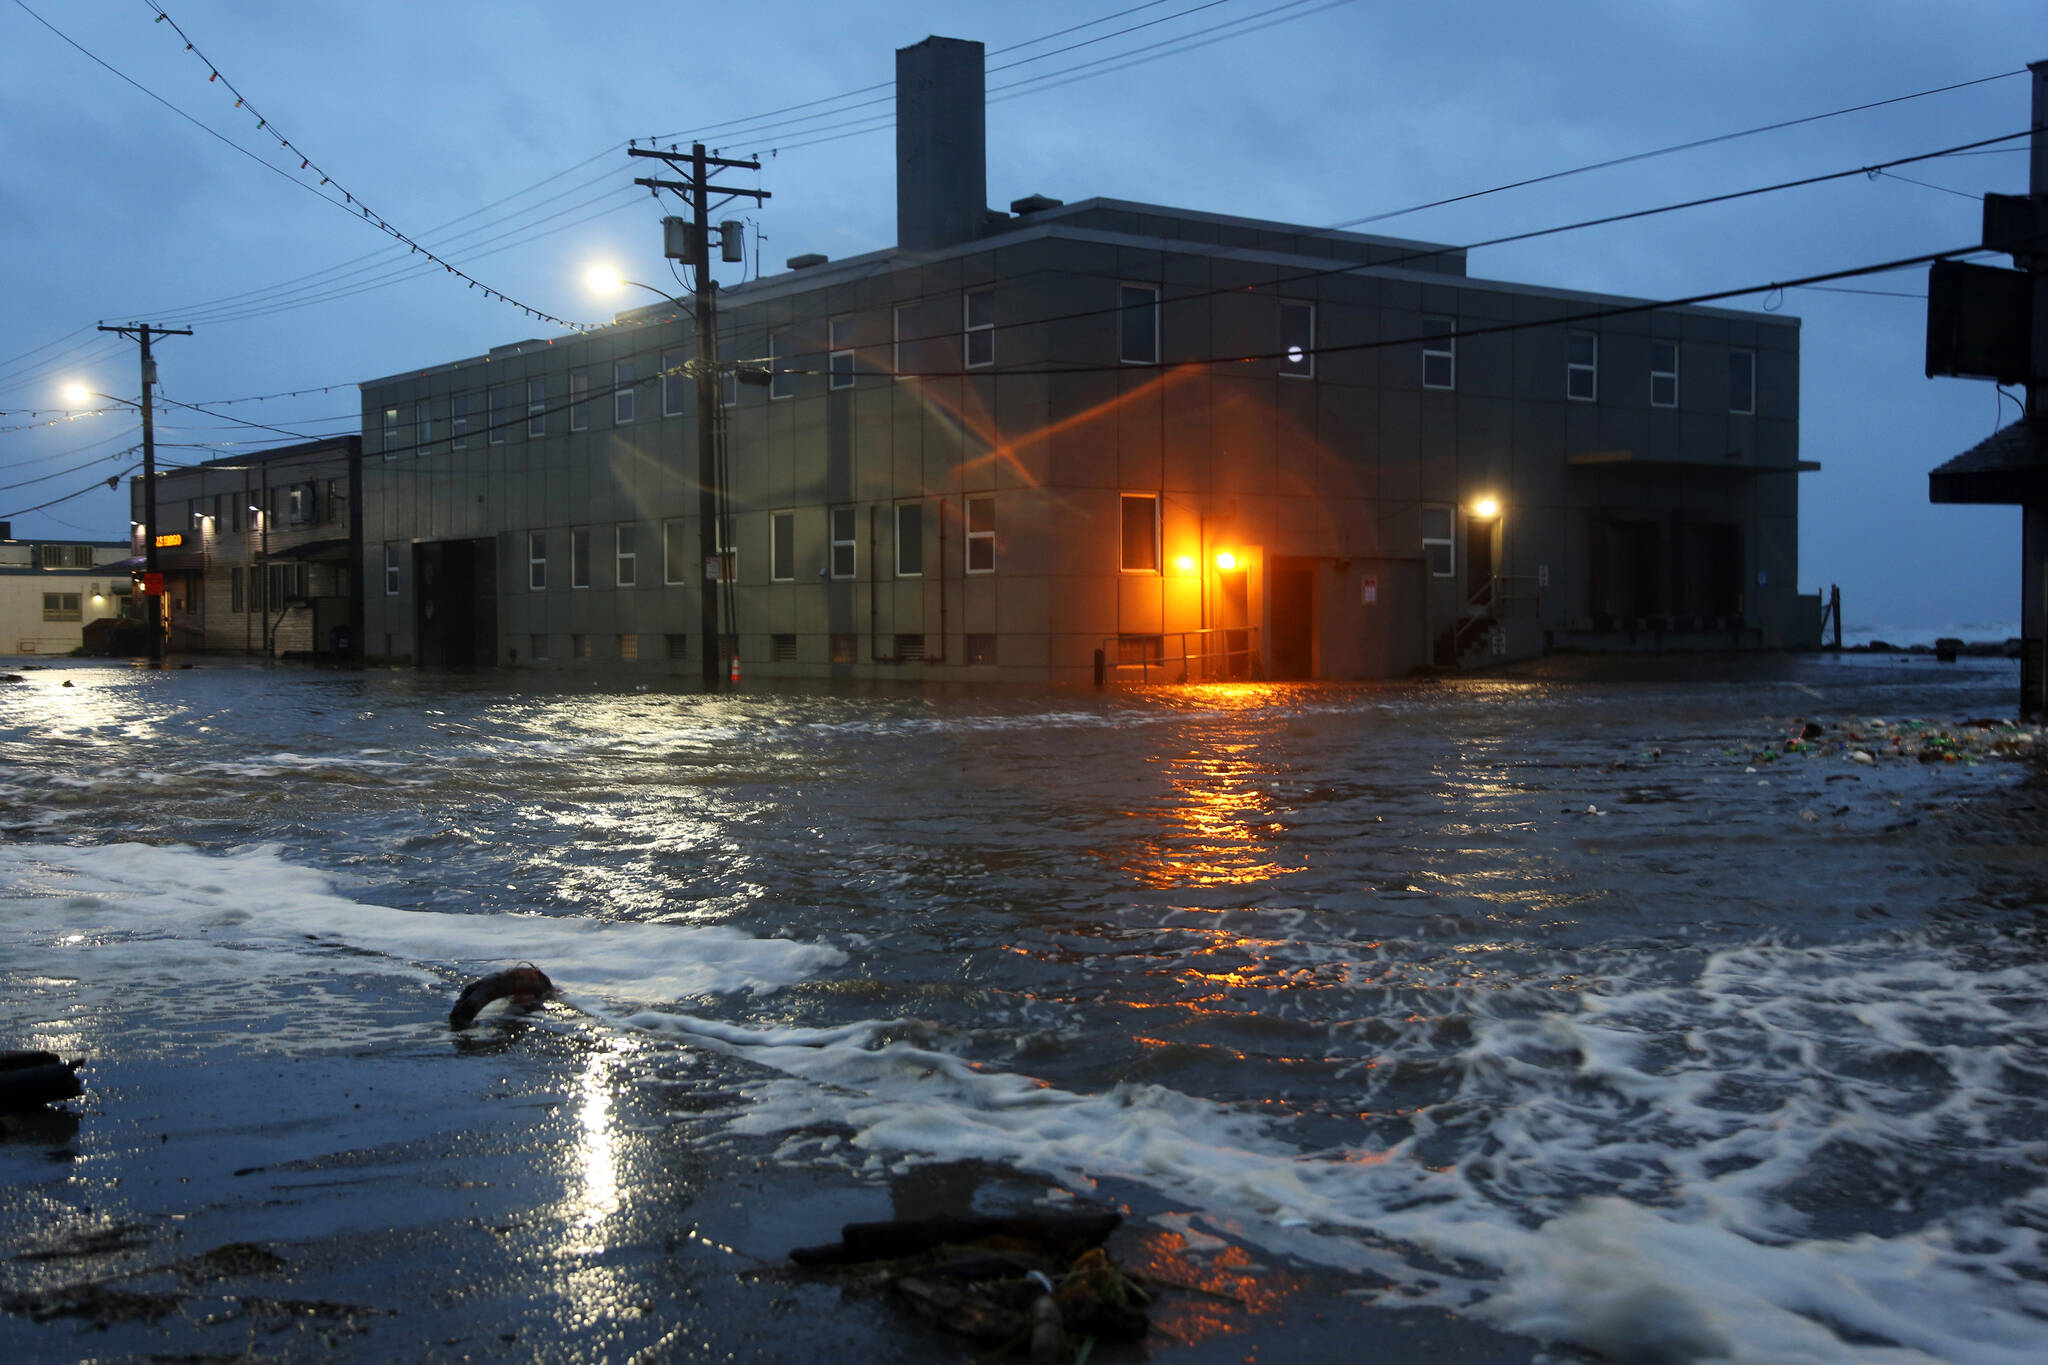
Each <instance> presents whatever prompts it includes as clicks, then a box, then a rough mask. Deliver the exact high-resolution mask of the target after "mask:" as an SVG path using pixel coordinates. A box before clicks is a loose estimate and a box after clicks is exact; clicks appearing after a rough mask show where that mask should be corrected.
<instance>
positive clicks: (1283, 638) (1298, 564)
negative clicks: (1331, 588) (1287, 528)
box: [1271, 559, 1316, 678]
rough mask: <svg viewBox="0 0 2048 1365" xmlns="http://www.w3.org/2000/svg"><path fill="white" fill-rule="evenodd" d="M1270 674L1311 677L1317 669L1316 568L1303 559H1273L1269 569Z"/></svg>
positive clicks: (1280, 676)
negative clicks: (1271, 638) (1271, 595)
mask: <svg viewBox="0 0 2048 1365" xmlns="http://www.w3.org/2000/svg"><path fill="white" fill-rule="evenodd" d="M1271 591H1272V594H1273V676H1274V677H1276V678H1313V677H1314V676H1315V672H1316V570H1315V565H1314V564H1312V563H1307V562H1304V561H1302V560H1287V559H1276V560H1274V561H1273V569H1272V589H1271Z"/></svg>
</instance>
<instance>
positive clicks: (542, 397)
mask: <svg viewBox="0 0 2048 1365" xmlns="http://www.w3.org/2000/svg"><path fill="white" fill-rule="evenodd" d="M526 434H527V435H528V436H545V435H547V434H548V381H547V380H545V379H529V380H527V381H526Z"/></svg>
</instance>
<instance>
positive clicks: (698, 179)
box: [627, 142, 770, 692]
mask: <svg viewBox="0 0 2048 1365" xmlns="http://www.w3.org/2000/svg"><path fill="white" fill-rule="evenodd" d="M627 150H628V152H629V154H630V155H633V156H651V157H657V158H659V159H660V160H663V161H666V162H668V163H669V165H670V166H672V167H675V168H676V169H678V170H686V171H687V173H688V174H689V177H690V178H689V179H688V180H687V181H677V180H648V179H636V180H635V181H634V182H633V183H634V184H636V185H645V186H647V187H648V188H649V189H653V190H669V191H671V192H673V193H675V194H678V195H680V196H682V198H683V200H684V201H685V202H686V203H688V204H689V206H690V222H689V233H688V240H687V242H686V243H683V244H682V246H683V247H684V250H683V251H680V252H679V251H678V250H677V249H676V247H675V246H674V245H671V246H670V248H669V255H670V256H671V257H674V258H679V259H687V260H688V261H689V263H690V267H691V272H692V276H693V278H694V279H695V281H696V286H695V287H696V293H697V301H696V307H695V309H694V310H693V311H694V312H695V314H696V322H697V361H696V372H697V545H698V550H699V553H700V557H701V559H702V562H703V570H702V573H703V591H702V594H701V595H702V597H703V604H702V612H701V617H702V622H701V628H702V630H703V632H704V653H703V659H704V690H705V691H706V692H715V691H717V690H718V689H719V688H720V687H721V686H723V685H724V682H725V676H726V657H725V636H724V633H723V632H722V631H721V630H720V629H719V624H718V586H719V579H720V577H721V576H722V574H723V572H724V559H723V556H722V554H721V553H720V551H721V546H720V544H719V528H720V524H721V521H722V519H723V518H724V516H725V515H726V509H725V507H724V500H723V499H722V498H721V497H720V485H719V479H718V402H719V393H718V381H719V373H718V325H717V310H718V282H717V281H716V280H714V279H712V278H711V196H712V195H714V194H720V195H724V196H725V197H726V198H727V199H731V198H734V197H737V196H740V195H745V196H748V197H750V198H751V199H753V201H754V202H755V203H757V204H758V203H760V202H761V201H762V200H763V199H767V198H769V197H770V196H769V193H768V191H766V190H749V189H741V188H739V187H737V186H733V185H714V184H711V183H710V169H711V168H712V167H718V168H719V169H722V170H723V169H734V170H751V171H758V170H760V169H761V163H760V162H759V161H756V160H751V159H750V160H746V161H732V160H728V159H726V158H724V157H716V156H709V155H706V154H705V151H704V144H703V143H701V142H699V143H696V144H694V145H692V146H691V148H690V152H689V155H687V156H685V155H683V154H682V153H680V152H658V151H655V150H654V149H652V148H648V147H631V148H628V149H627ZM725 245H726V248H727V259H728V260H735V259H738V257H737V256H736V255H735V254H733V247H734V246H735V244H734V243H731V242H727V243H726V244H725ZM728 624H730V623H728ZM735 648H737V641H735Z"/></svg>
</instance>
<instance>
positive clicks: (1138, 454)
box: [362, 38, 1818, 682]
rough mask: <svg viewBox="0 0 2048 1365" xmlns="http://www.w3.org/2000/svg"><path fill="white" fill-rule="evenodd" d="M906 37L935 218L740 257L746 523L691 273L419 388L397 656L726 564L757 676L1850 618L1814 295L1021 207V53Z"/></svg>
mask: <svg viewBox="0 0 2048 1365" xmlns="http://www.w3.org/2000/svg"><path fill="white" fill-rule="evenodd" d="M897 55H898V77H897V91H898V95H897V101H898V105H897V136H898V182H899V183H898V236H899V242H898V245H897V246H895V247H893V248H890V249H887V250H883V251H876V252H872V253H868V254H865V255H861V256H856V257H852V258H849V259H846V260H841V261H828V260H826V259H825V258H824V257H822V256H803V257H797V258H794V259H792V260H791V261H790V262H789V266H790V268H789V269H788V271H787V272H785V273H782V274H778V275H774V276H770V277H767V278H763V279H758V280H755V281H750V282H748V283H746V284H743V285H740V286H738V287H735V288H729V289H722V290H720V291H719V292H718V295H717V297H718V310H719V311H718V348H719V357H720V359H721V360H722V361H724V362H727V364H726V368H725V373H724V382H723V383H722V385H721V394H720V397H721V403H720V409H719V412H718V414H717V416H718V419H719V431H720V438H721V441H722V454H721V461H720V463H721V467H722V469H723V471H724V473H723V484H724V487H723V488H722V490H721V492H722V495H723V497H724V498H725V500H726V505H727V508H728V511H729V524H730V528H731V530H730V540H729V542H727V543H725V544H724V545H723V551H722V554H720V555H718V556H714V557H713V562H712V564H706V563H705V562H704V561H703V557H702V556H701V555H700V553H699V551H698V546H699V536H698V524H697V515H698V512H697V508H698V500H697V468H698V462H697V444H696V425H695V416H696V401H697V395H696V387H695V384H694V381H692V380H691V379H690V378H689V377H688V376H687V375H686V373H685V372H684V367H685V365H686V364H687V362H689V361H690V360H691V359H692V357H693V356H694V354H695V344H694V340H693V331H692V327H691V322H690V318H689V315H688V313H687V312H686V311H685V310H684V309H683V308H681V307H680V306H679V305H674V304H663V305H657V306H655V307H652V308H646V309H639V310H636V311H633V312H630V313H626V314H622V315H621V316H620V317H619V319H618V320H617V322H616V324H615V325H613V326H610V327H606V328H603V329H600V330H597V331H594V332H590V333H585V334H579V335H572V336H564V337H557V338H553V339H549V340H541V341H533V342H522V343H518V344H515V345H508V346H504V347H500V348H498V349H496V350H494V351H492V352H491V353H490V354H489V355H486V356H479V357H476V358H473V359H468V360H462V361H456V362H453V363H449V364H445V365H437V366H433V367H430V368H427V369H423V370H418V371H414V372H411V373H407V374H401V375H394V376H390V377H387V378H384V379H379V380H375V381H372V382H369V383H366V384H364V385H363V386H362V389H363V412H364V440H365V457H364V464H365V475H364V488H365V499H364V551H365V558H366V561H367V562H366V572H367V575H368V580H367V583H366V591H365V599H366V600H365V624H366V630H367V634H366V640H365V644H366V649H367V652H368V654H369V655H370V656H371V657H373V658H374V657H381V658H384V659H387V660H392V661H413V662H418V663H424V664H471V663H475V664H499V665H518V666H522V667H523V666H528V665H541V666H548V665H553V666H560V665H562V664H564V663H565V662H566V663H582V662H585V661H590V662H596V661H612V662H614V663H618V664H624V665H632V666H653V665H655V664H656V663H657V661H670V662H671V663H678V662H681V661H685V660H692V661H694V660H697V659H699V658H700V651H702V650H704V649H705V648H706V647H707V642H706V641H705V640H704V639H703V638H701V628H700V627H699V624H698V623H699V620H700V614H699V602H700V598H699V594H700V593H701V592H702V591H704V590H705V587H706V578H707V576H709V575H707V569H712V568H714V567H715V568H718V569H722V573H720V574H719V580H721V581H715V582H714V585H713V590H714V591H719V592H720V593H721V594H722V595H723V597H724V601H725V606H724V608H723V615H722V618H721V619H722V620H723V621H724V622H725V625H724V627H723V633H725V634H726V635H727V636H728V639H727V640H724V641H715V642H708V643H709V644H710V647H712V648H714V649H719V648H722V647H736V648H737V650H738V653H739V657H740V658H741V660H742V661H743V664H744V667H745V669H746V670H747V672H748V673H749V674H750V675H754V674H763V673H765V674H769V675H781V676H805V677H826V676H859V677H883V678H921V677H933V676H949V677H961V678H983V679H990V680H1013V681H1025V682H1075V681H1082V680H1085V679H1087V678H1088V677H1089V676H1090V674H1091V671H1092V670H1093V668H1094V666H1095V658H1096V654H1097V651H1101V652H1102V654H1103V656H1104V658H1105V660H1106V662H1107V663H1108V664H1109V665H1110V666H1112V667H1115V666H1120V665H1121V666H1137V667H1138V668H1140V669H1142V670H1143V674H1144V675H1145V676H1150V677H1152V678H1155V679H1156V678H1161V677H1177V676H1182V675H1183V674H1185V675H1186V676H1191V677H1200V676H1230V675H1243V674H1249V673H1256V674H1259V675H1262V676H1269V677H1283V678H1363V677H1383V676H1392V675H1398V674H1402V673H1406V672H1408V671H1410V670H1411V669H1414V668H1416V667H1418V666H1423V665H1428V664H1431V663H1457V662H1460V661H1468V660H1471V659H1473V658H1475V657H1476V656H1483V655H1505V656H1527V655H1530V654H1534V653H1537V652H1540V651H1542V650H1544V649H1546V648H1558V647H1565V646H1576V647H1584V648H1632V647H1633V648H1645V647H1664V648H1729V647H1767V648H1768V647H1784V646H1792V645H1799V646H1804V645H1810V644H1812V643H1814V641H1815V639H1816V637H1817V632H1818V604H1817V601H1816V600H1815V599H1812V598H1801V597H1799V596H1798V595H1797V591H1796V587H1795V584H1796V578H1797V570H1798V477H1797V476H1798V472H1799V471H1800V470H1802V469H1810V468H1813V467H1814V466H1812V465H1808V464H1803V463H1802V462H1801V461H1800V460H1799V449H1798V397H1799V372H1798V362H1799V326H1798V322H1797V320H1796V319H1791V318H1787V317H1785V316H1783V315H1782V314H1769V315H1765V314H1757V313H1744V312H1739V311H1732V310H1726V309H1717V308H1698V307H1692V308H1658V307H1655V306H1652V305H1649V304H1646V303H1644V302H1643V301H1640V300H1629V299H1617V298H1612V297H1607V296H1601V295H1592V294H1585V293H1577V292H1572V291H1567V290H1559V289H1550V288H1545V287H1541V286H1532V285H1523V284H1509V283H1504V282H1500V281H1493V280H1485V279H1479V278H1474V277H1472V276H1470V275H1468V274H1467V271H1466V259H1465V253H1464V251H1463V250H1462V249H1460V248H1458V247H1455V246H1447V245H1443V244H1436V243H1428V242H1418V241H1409V240H1403V239H1397V238H1389V237H1380V236H1372V235H1364V234H1358V233H1350V232H1340V231H1331V230H1325V229H1317V228H1310V227H1302V226H1295V225H1288V224H1281V223H1272V222H1263V221H1257V220H1252V219H1246V218H1240V217H1233V216H1228V215H1221V214H1213V213H1204V212H1196V211H1191V210H1182V209H1170V208H1161V207H1156V206H1151V205H1144V204H1136V203H1128V202H1123V201H1119V200H1114V199H1104V198H1096V199H1088V200H1085V201H1082V202H1079V203H1073V204H1063V203H1060V202H1058V201H1056V200H1052V199H1047V198H1044V197H1042V196H1033V197H1030V198H1024V199H1019V200H1016V201H1015V202H1013V203H1012V204H1011V212H1010V213H1007V214H1006V213H1000V212H990V211H989V210H988V209H987V208H986V174H985V167H984V148H983V140H982V65H981V61H982V57H981V47H980V45H979V44H978V43H969V42H961V41H958V40H952V39H942V38H931V39H927V40H926V41H925V42H923V43H920V44H917V45H916V46H914V47H911V48H907V49H904V50H902V51H901V52H899V53H898V54H897ZM735 360H737V361H740V362H742V363H743V364H744V365H747V366H761V367H765V368H766V369H767V370H768V371H770V372H771V373H770V375H769V376H768V382H767V383H766V384H765V385H763V386H760V387H755V386H752V385H748V384H741V383H737V382H734V381H735V374H734V372H733V370H732V368H731V362H733V361H735ZM689 667H691V668H692V669H693V670H694V668H695V664H691V665H689Z"/></svg>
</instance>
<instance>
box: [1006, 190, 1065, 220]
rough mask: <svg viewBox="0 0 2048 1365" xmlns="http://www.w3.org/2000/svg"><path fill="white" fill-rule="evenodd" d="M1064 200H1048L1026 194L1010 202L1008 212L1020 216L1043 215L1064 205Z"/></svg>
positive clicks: (1043, 197)
mask: <svg viewBox="0 0 2048 1365" xmlns="http://www.w3.org/2000/svg"><path fill="white" fill-rule="evenodd" d="M1065 202H1066V200H1064V199H1048V198H1047V197H1046V196H1045V195H1042V194H1027V195H1025V196H1024V197H1023V198H1022V199H1012V200H1011V201H1010V212H1012V213H1014V214H1017V215H1019V216H1022V215H1024V214H1027V213H1043V212H1045V211H1046V210H1047V209H1056V208H1058V207H1059V206H1060V205H1062V204H1064V203H1065Z"/></svg>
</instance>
